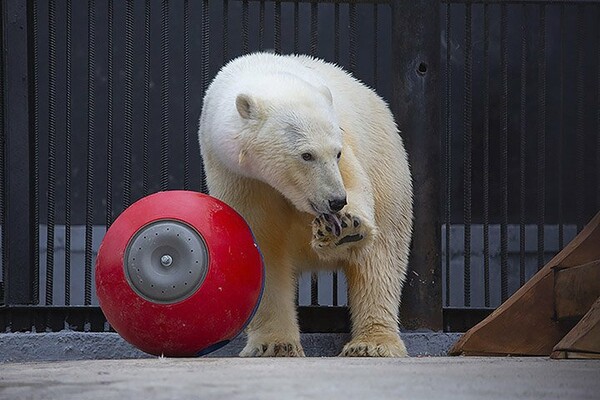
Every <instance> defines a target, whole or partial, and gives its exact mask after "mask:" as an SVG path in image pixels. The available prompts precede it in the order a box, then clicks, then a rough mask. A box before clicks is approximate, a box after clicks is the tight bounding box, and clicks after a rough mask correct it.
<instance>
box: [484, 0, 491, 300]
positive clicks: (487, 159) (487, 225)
mask: <svg viewBox="0 0 600 400" xmlns="http://www.w3.org/2000/svg"><path fill="white" fill-rule="evenodd" d="M488 8H489V7H488V4H487V3H486V4H484V5H483V82H484V83H483V292H484V305H485V306H486V307H489V306H490V57H489V53H490V15H489V9H488Z"/></svg>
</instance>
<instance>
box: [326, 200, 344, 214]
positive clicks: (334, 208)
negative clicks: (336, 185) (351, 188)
mask: <svg viewBox="0 0 600 400" xmlns="http://www.w3.org/2000/svg"><path fill="white" fill-rule="evenodd" d="M345 205H346V197H342V198H338V199H331V200H329V210H330V211H331V212H332V213H336V212H338V211H340V210H341V209H342V208H344V206H345Z"/></svg>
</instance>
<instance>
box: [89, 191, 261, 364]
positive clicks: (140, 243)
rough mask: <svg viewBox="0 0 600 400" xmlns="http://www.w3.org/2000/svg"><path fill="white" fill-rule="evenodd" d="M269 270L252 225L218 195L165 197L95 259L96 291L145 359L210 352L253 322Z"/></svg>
mask: <svg viewBox="0 0 600 400" xmlns="http://www.w3.org/2000/svg"><path fill="white" fill-rule="evenodd" d="M263 286H264V265H263V261H262V256H261V254H260V251H259V249H258V246H257V244H256V242H255V239H254V236H253V235H252V232H251V231H250V228H249V227H248V225H247V224H246V221H244V219H243V218H242V217H241V216H240V215H239V214H238V213H236V212H235V211H234V210H233V209H232V208H231V207H229V206H228V205H227V204H225V203H223V202H222V201H220V200H217V199H215V198H214V197H211V196H207V195H204V194H201V193H196V192H189V191H168V192H160V193H156V194H153V195H150V196H148V197H145V198H143V199H141V200H139V201H137V202H136V203H134V204H132V205H131V206H130V207H129V208H127V209H126V210H125V211H124V212H123V213H122V214H121V215H120V216H119V217H118V218H117V219H116V220H115V221H114V223H113V224H112V225H111V227H110V229H109V230H108V232H106V236H105V237H104V239H103V241H102V244H101V245H100V249H99V250H98V257H97V260H96V291H97V295H98V300H99V302H100V307H101V308H102V311H103V312H104V315H105V316H106V319H107V320H108V322H109V323H110V324H111V326H112V327H113V328H114V329H115V330H116V331H117V332H118V333H119V334H120V335H121V336H122V337H123V338H124V339H125V340H127V341H128V342H129V343H131V344H133V345H134V346H136V347H137V348H139V349H140V350H142V351H145V352H146V353H150V354H154V355H165V356H171V357H181V356H196V355H203V354H207V353H209V352H210V351H213V350H216V349H217V348H219V347H221V346H222V345H225V344H226V343H228V342H229V341H230V340H231V339H233V338H234V337H236V336H237V335H238V334H239V333H240V332H241V331H242V330H243V329H244V327H245V326H246V324H247V323H248V322H249V320H250V319H251V318H252V316H253V314H254V312H255V311H256V308H257V307H258V303H259V301H260V297H261V294H262V290H263Z"/></svg>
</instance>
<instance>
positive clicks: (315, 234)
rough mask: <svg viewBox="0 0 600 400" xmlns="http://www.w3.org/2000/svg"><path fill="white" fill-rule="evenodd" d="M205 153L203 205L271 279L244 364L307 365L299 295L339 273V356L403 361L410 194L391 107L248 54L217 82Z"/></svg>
mask: <svg viewBox="0 0 600 400" xmlns="http://www.w3.org/2000/svg"><path fill="white" fill-rule="evenodd" d="M199 140H200V148H201V153H202V157H203V162H204V166H205V171H206V179H207V185H208V188H209V193H210V194H211V195H212V196H215V197H217V198H219V199H221V200H223V201H224V202H226V203H228V204H229V205H231V206H232V207H233V208H234V209H236V210H237V211H238V212H239V213H240V214H241V215H242V216H243V217H244V218H245V219H246V221H247V222H248V224H249V225H250V227H251V229H252V231H253V233H254V235H255V237H256V240H257V243H258V245H259V247H260V249H261V251H262V254H263V258H264V262H265V269H266V278H265V289H264V294H263V297H262V300H261V303H260V306H259V307H258V310H257V312H256V314H255V316H254V317H253V319H252V321H251V322H250V324H249V325H248V328H247V334H248V340H247V344H246V346H245V348H244V349H243V350H242V352H241V353H240V355H241V356H249V357H256V356H304V351H303V349H302V346H301V344H300V333H299V327H298V320H297V313H296V305H295V287H296V278H297V274H298V273H299V272H301V271H306V270H309V269H311V268H326V269H330V270H336V269H341V270H343V272H344V273H345V275H346V278H347V281H348V288H349V306H350V312H351V313H350V314H351V320H352V337H351V340H350V342H349V343H347V344H346V345H345V346H344V348H343V350H342V353H341V355H343V356H390V357H400V356H406V348H405V346H404V343H403V342H402V340H401V338H400V336H399V333H398V331H399V328H398V325H399V320H398V311H399V304H400V293H401V289H402V285H403V281H404V278H405V275H406V269H407V262H408V253H409V246H410V241H411V234H412V217H413V215H412V182H411V176H410V170H409V165H408V160H407V155H406V152H405V149H404V146H403V142H402V139H401V137H400V135H399V132H398V129H397V127H396V125H395V123H394V120H393V116H392V114H391V112H390V110H389V108H388V107H387V105H386V103H385V102H384V101H383V100H382V99H381V98H380V97H379V96H378V95H377V94H376V93H375V92H374V91H372V90H371V89H369V88H367V87H366V86H365V85H363V84H362V83H361V82H359V81H358V80H356V79H354V78H353V77H352V76H351V75H350V74H349V73H347V72H345V71H344V70H342V69H341V68H339V67H337V66H335V65H333V64H330V63H327V62H325V61H322V60H320V59H317V58H313V57H309V56H295V55H289V56H283V55H276V54H270V53H254V54H250V55H246V56H242V57H239V58H237V59H235V60H233V61H231V62H229V63H228V64H227V65H225V66H224V67H223V68H222V69H221V71H220V72H219V73H218V74H217V76H216V77H215V78H214V80H213V81H212V83H211V84H210V86H209V88H208V90H207V91H206V95H205V98H204V105H203V109H202V114H201V117H200V125H199Z"/></svg>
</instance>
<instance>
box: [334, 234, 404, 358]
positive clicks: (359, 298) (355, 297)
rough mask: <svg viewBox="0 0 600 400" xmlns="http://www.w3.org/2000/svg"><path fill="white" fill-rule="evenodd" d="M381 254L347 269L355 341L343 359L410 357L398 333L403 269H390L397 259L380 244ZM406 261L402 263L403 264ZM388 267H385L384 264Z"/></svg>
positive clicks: (377, 247)
mask: <svg viewBox="0 0 600 400" xmlns="http://www.w3.org/2000/svg"><path fill="white" fill-rule="evenodd" d="M372 248H373V250H375V249H376V251H378V252H379V254H371V255H370V257H367V258H366V259H365V260H362V261H360V262H357V263H351V264H350V265H348V266H347V267H346V269H345V273H346V277H347V280H348V289H349V300H350V311H351V316H352V339H351V341H350V342H349V343H347V344H346V345H345V346H344V348H343V350H342V353H341V354H340V355H341V356H347V357H406V355H407V352H406V347H405V346H404V343H403V342H402V339H400V335H399V333H398V323H399V321H398V308H399V305H400V291H401V287H402V272H401V268H390V267H391V265H389V263H396V262H398V261H400V260H397V259H394V258H393V257H392V256H393V255H392V254H388V252H386V249H385V248H382V246H381V244H380V243H379V241H378V242H377V243H374V244H373V246H372ZM400 262H402V261H400ZM386 263H387V264H388V265H384V264H386Z"/></svg>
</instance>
